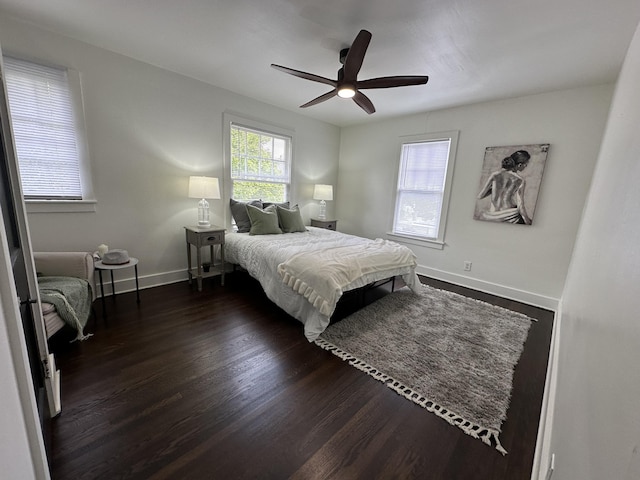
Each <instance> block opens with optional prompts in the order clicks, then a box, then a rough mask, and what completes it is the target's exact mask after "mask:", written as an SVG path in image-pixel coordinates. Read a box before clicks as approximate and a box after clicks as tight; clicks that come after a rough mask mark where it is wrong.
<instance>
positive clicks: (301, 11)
mask: <svg viewBox="0 0 640 480" xmlns="http://www.w3.org/2000/svg"><path fill="white" fill-rule="evenodd" d="M0 14H10V15H12V16H16V17H20V18H22V19H25V20H28V21H30V22H32V23H35V24H37V25H40V26H43V27H45V28H47V29H49V30H52V31H54V32H57V33H61V34H64V35H67V36H69V37H72V38H76V39H79V40H83V41H85V42H87V43H90V44H93V45H97V46H100V47H103V48H105V49H108V50H111V51H114V52H117V53H120V54H123V55H127V56H129V57H132V58H135V59H138V60H141V61H144V62H147V63H150V64H153V65H157V66H159V67H162V68H165V69H167V70H171V71H174V72H178V73H181V74H184V75H187V76H189V77H193V78H196V79H199V80H202V81H204V82H207V83H211V84H213V85H217V86H220V87H223V88H225V89H228V90H231V91H234V92H237V93H239V94H242V95H247V96H249V97H252V98H255V99H258V100H261V101H264V102H267V103H270V104H273V105H277V106H279V107H282V108H285V109H289V110H295V111H299V112H300V113H302V114H304V115H308V116H310V117H314V118H317V119H319V120H323V121H326V122H330V123H333V124H336V125H341V126H342V125H350V124H357V123H363V122H366V121H368V120H375V119H381V118H383V117H390V116H397V115H403V114H408V113H416V112H422V111H427V110H433V109H439V108H446V107H451V106H456V105H463V104H469V103H476V102H482V101H487V100H495V99H501V98H508V97H514V96H522V95H528V94H535V93H540V92H545V91H551V90H558V89H564V88H571V87H576V86H584V85H592V84H600V83H607V82H612V81H614V80H615V79H616V78H617V74H618V72H619V70H620V66H621V65H622V61H623V58H624V55H625V53H626V50H627V47H628V45H629V43H630V41H631V38H632V36H633V33H634V31H635V29H636V27H637V25H638V22H640V1H638V0H606V1H605V0H0ZM360 29H366V30H369V31H370V32H371V33H372V34H373V38H372V40H371V43H370V45H369V49H368V51H367V55H366V57H365V60H364V64H363V66H362V69H361V70H360V74H359V76H358V78H359V79H361V80H363V79H366V78H371V77H378V76H389V75H429V77H430V80H429V83H428V84H427V85H421V86H411V87H402V88H394V89H380V90H367V91H365V92H364V93H366V94H367V96H369V98H370V99H371V100H372V101H373V103H374V105H375V107H376V109H377V112H376V113H374V114H373V115H367V114H366V113H365V112H364V111H362V110H361V109H360V108H359V107H358V106H357V105H356V104H355V103H353V102H352V101H351V100H345V99H340V98H338V97H335V98H333V99H331V100H329V101H327V102H324V103H322V104H320V105H317V106H313V107H309V108H307V109H298V106H299V105H302V104H303V103H306V102H307V101H309V100H311V99H312V98H315V97H317V96H319V95H321V94H323V93H325V92H327V91H329V90H330V89H331V87H328V86H327V85H322V84H320V83H315V82H310V81H307V80H302V79H300V78H296V77H293V76H290V75H287V74H284V73H282V72H279V71H276V70H274V69H272V68H270V66H269V65H270V64H271V63H277V64H280V65H284V66H287V67H291V68H294V69H298V70H304V71H308V72H311V73H315V74H317V75H321V76H325V77H329V78H335V76H336V72H337V70H338V68H339V67H340V64H339V62H338V54H339V51H340V49H341V48H344V47H347V46H349V45H350V44H351V42H352V41H353V39H354V38H355V36H356V35H357V33H358V32H359V30H360Z"/></svg>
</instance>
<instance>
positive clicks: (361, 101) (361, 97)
mask: <svg viewBox="0 0 640 480" xmlns="http://www.w3.org/2000/svg"><path fill="white" fill-rule="evenodd" d="M353 101H354V102H356V103H357V104H358V105H359V106H360V108H362V109H363V110H364V111H365V112H367V113H368V114H369V115H371V114H372V113H374V112H375V111H376V107H374V106H373V103H371V100H369V97H367V96H366V95H365V94H364V93H361V92H356V94H355V95H354V96H353Z"/></svg>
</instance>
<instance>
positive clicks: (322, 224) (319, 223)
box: [311, 218, 338, 230]
mask: <svg viewBox="0 0 640 480" xmlns="http://www.w3.org/2000/svg"><path fill="white" fill-rule="evenodd" d="M337 225H338V221H337V220H320V219H318V218H312V219H311V226H312V227H319V228H326V229H327V230H335V229H336V226H337Z"/></svg>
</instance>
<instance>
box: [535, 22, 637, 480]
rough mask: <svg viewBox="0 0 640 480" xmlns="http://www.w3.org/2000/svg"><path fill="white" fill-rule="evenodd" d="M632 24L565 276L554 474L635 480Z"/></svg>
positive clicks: (579, 479)
mask: <svg viewBox="0 0 640 480" xmlns="http://www.w3.org/2000/svg"><path fill="white" fill-rule="evenodd" d="M639 84H640V26H639V27H638V29H637V30H636V34H635V37H634V39H633V41H632V42H631V46H630V48H629V50H628V53H627V57H626V60H625V62H624V66H623V68H622V71H621V73H620V77H619V80H618V84H617V86H616V92H615V96H614V99H613V102H612V107H611V112H610V114H609V121H608V124H607V129H606V132H605V135H604V139H603V142H602V149H601V152H600V156H599V159H598V164H597V168H596V170H595V173H594V176H593V184H592V187H591V191H590V193H589V197H588V203H587V206H586V208H585V212H584V216H583V220H582V224H581V226H580V231H579V233H578V238H577V242H576V246H575V250H574V254H573V258H572V261H571V266H570V269H569V274H568V276H567V282H566V286H565V290H564V295H563V297H562V311H561V313H560V318H561V329H560V345H559V361H558V364H559V368H558V382H557V386H556V402H555V411H554V414H553V423H552V431H551V445H550V446H549V447H548V449H547V456H546V458H544V459H543V461H545V460H546V462H545V463H544V464H543V465H542V468H541V475H540V477H539V478H544V476H543V475H544V474H545V473H546V469H547V466H546V465H547V464H548V461H549V458H550V455H551V454H555V456H556V461H555V472H554V474H553V477H552V478H553V479H556V478H557V479H563V480H573V479H575V480H591V479H593V480H600V479H603V478H611V479H620V480H631V479H638V478H640V409H639V408H638V406H639V404H640V375H639V374H638V365H639V364H640V295H638V293H639V291H640V290H639V287H640V208H639V207H640V188H639V185H640V92H639V91H638V85H639Z"/></svg>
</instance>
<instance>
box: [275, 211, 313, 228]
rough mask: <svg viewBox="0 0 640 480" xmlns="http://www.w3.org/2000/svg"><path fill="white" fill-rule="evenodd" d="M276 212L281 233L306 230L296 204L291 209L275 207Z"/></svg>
mask: <svg viewBox="0 0 640 480" xmlns="http://www.w3.org/2000/svg"><path fill="white" fill-rule="evenodd" d="M276 210H277V212H278V222H279V223H280V228H281V229H282V232H283V233H293V232H306V231H307V229H306V228H305V227H304V222H303V221H302V216H300V210H299V209H298V205H294V206H293V208H292V209H290V210H289V209H288V208H282V207H276Z"/></svg>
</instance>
